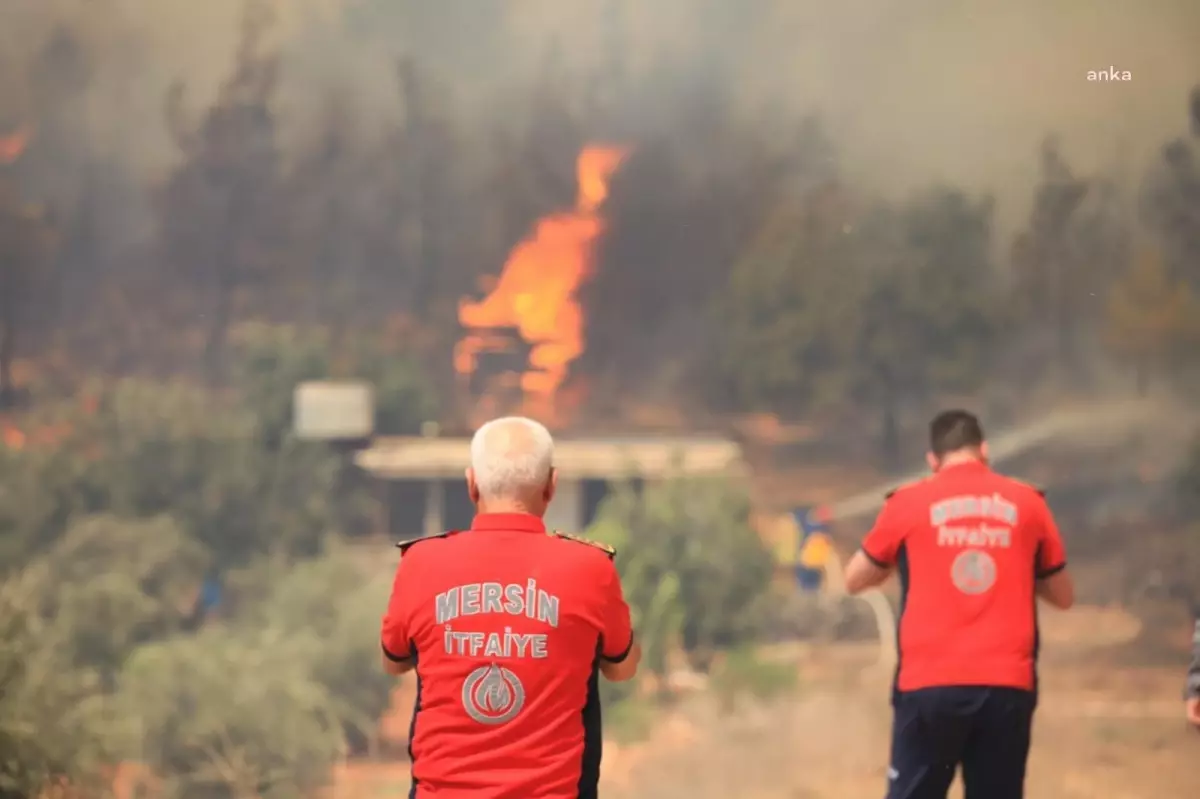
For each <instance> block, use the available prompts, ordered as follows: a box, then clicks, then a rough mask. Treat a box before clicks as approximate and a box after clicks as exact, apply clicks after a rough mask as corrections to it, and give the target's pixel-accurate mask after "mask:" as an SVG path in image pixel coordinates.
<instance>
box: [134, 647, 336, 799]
mask: <svg viewBox="0 0 1200 799" xmlns="http://www.w3.org/2000/svg"><path fill="white" fill-rule="evenodd" d="M308 651H309V649H308V647H306V646H304V642H303V641H296V640H294V639H289V638H288V637H287V636H286V635H285V634H284V633H283V632H282V631H281V630H279V629H273V628H270V627H268V628H257V629H255V630H253V631H252V632H249V633H246V632H241V633H238V632H234V631H231V630H229V629H226V628H224V627H221V626H220V625H215V626H211V627H207V628H205V629H204V630H202V631H201V632H200V633H198V634H197V635H194V636H189V637H182V638H174V639H170V640H167V641H163V642H161V643H155V644H149V645H147V646H144V647H141V648H140V649H138V650H137V651H136V652H135V653H134V654H133V656H132V657H131V658H130V659H129V661H128V662H127V663H126V665H125V668H124V670H123V672H122V674H121V679H120V685H119V693H118V695H117V698H116V704H117V707H118V708H119V709H120V711H121V713H122V716H123V717H124V718H126V719H127V721H128V727H129V729H130V730H131V732H132V735H131V746H130V750H129V756H130V759H133V760H135V761H136V762H140V763H144V764H146V765H147V766H148V767H149V768H150V769H151V771H152V772H153V773H154V774H155V775H156V776H158V777H159V778H160V779H161V780H162V787H163V793H164V795H165V796H168V797H179V799H192V797H197V798H200V797H222V798H227V799H258V798H259V797H263V798H264V799H267V798H269V797H278V798H279V799H285V797H294V796H299V795H305V794H308V793H310V792H311V791H313V790H315V789H317V788H319V787H321V786H322V785H324V784H325V783H326V782H327V780H328V778H329V773H330V770H331V768H332V767H333V765H334V763H336V762H337V761H338V759H339V758H340V757H341V756H342V753H343V751H344V743H343V740H342V731H341V726H340V725H339V723H338V721H337V718H336V714H335V712H334V708H333V706H332V704H331V702H330V700H329V696H328V694H327V692H326V691H325V689H324V688H323V687H322V686H321V684H320V683H319V682H318V681H317V679H316V678H315V677H314V676H313V675H312V673H311V668H310V665H309V661H308V657H307V655H308Z"/></svg>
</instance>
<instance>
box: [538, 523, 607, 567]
mask: <svg viewBox="0 0 1200 799" xmlns="http://www.w3.org/2000/svg"><path fill="white" fill-rule="evenodd" d="M550 535H552V536H554V537H555V538H562V539H564V540H566V541H574V542H575V543H577V544H587V545H588V546H589V547H595V548H596V549H599V550H601V551H602V552H604V554H606V555H608V558H609V560H612V559H613V558H615V557H616V556H617V550H615V549H613V548H612V547H610V546H609V545H608V544H605V543H604V542H602V541H593V540H592V539H590V538H584V537H583V536H581V535H571V534H570V533H563V532H559V531H558V530H552V531H551V532H550Z"/></svg>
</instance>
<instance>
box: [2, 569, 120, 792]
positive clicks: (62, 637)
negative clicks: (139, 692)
mask: <svg viewBox="0 0 1200 799" xmlns="http://www.w3.org/2000/svg"><path fill="white" fill-rule="evenodd" d="M64 588H66V589H67V590H69V588H70V587H69V586H65V587H64V586H61V585H58V584H56V583H53V582H51V581H50V580H49V579H48V575H47V572H46V569H45V568H44V567H35V568H30V569H25V570H23V571H21V572H20V573H18V574H16V575H10V576H9V577H8V578H6V579H4V580H3V581H0V752H3V753H4V755H3V757H0V797H4V799H25V797H30V796H41V795H43V792H44V791H45V789H46V788H47V786H49V785H53V784H56V783H61V782H63V781H66V782H69V783H71V784H73V785H76V786H79V787H80V788H81V789H83V790H88V789H91V788H97V787H101V783H100V780H101V779H102V775H103V767H104V766H105V765H106V764H111V763H113V762H115V756H116V753H117V752H118V751H119V746H120V741H119V730H118V729H117V728H116V727H115V725H114V719H113V718H112V716H111V714H110V713H109V707H108V705H107V703H106V700H105V696H104V693H103V686H102V681H101V679H100V675H99V674H97V673H96V672H95V671H94V670H92V669H89V668H87V667H86V666H81V665H80V664H79V663H77V662H76V661H75V659H74V652H75V648H74V646H73V645H74V643H75V635H76V633H77V632H78V629H77V627H76V626H75V625H76V624H78V622H79V619H78V618H77V617H76V618H73V619H67V618H64V617H57V616H48V615H46V614H45V613H44V611H43V602H44V598H45V596H46V594H47V593H48V592H53V591H55V590H63V589H64Z"/></svg>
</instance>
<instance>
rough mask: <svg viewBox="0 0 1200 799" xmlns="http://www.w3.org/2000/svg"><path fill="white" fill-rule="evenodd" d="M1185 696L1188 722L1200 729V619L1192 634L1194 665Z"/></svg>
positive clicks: (1190, 672) (1190, 668)
mask: <svg viewBox="0 0 1200 799" xmlns="http://www.w3.org/2000/svg"><path fill="white" fill-rule="evenodd" d="M1184 696H1185V697H1186V704H1185V706H1184V707H1185V709H1186V713H1187V720H1188V722H1189V723H1191V724H1192V725H1194V726H1195V727H1197V728H1200V619H1197V620H1196V628H1195V632H1194V633H1193V634H1192V665H1191V666H1190V667H1189V668H1188V676H1187V685H1186V686H1185V688H1184Z"/></svg>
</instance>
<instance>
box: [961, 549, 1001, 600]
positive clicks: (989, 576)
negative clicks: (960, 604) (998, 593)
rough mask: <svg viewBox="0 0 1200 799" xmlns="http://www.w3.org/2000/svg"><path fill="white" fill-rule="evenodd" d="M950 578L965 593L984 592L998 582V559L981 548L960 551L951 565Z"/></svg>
mask: <svg viewBox="0 0 1200 799" xmlns="http://www.w3.org/2000/svg"><path fill="white" fill-rule="evenodd" d="M950 579H951V580H953V581H954V586H955V587H956V588H957V589H958V590H959V591H962V592H963V593H964V594H971V595H975V594H982V593H985V592H986V591H988V589H990V588H991V587H992V586H993V585H995V584H996V561H995V559H993V558H992V556H991V555H989V554H988V553H986V552H984V551H983V550H980V549H968V550H966V551H964V552H960V553H959V555H958V557H957V558H955V559H954V565H953V566H951V567H950Z"/></svg>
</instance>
